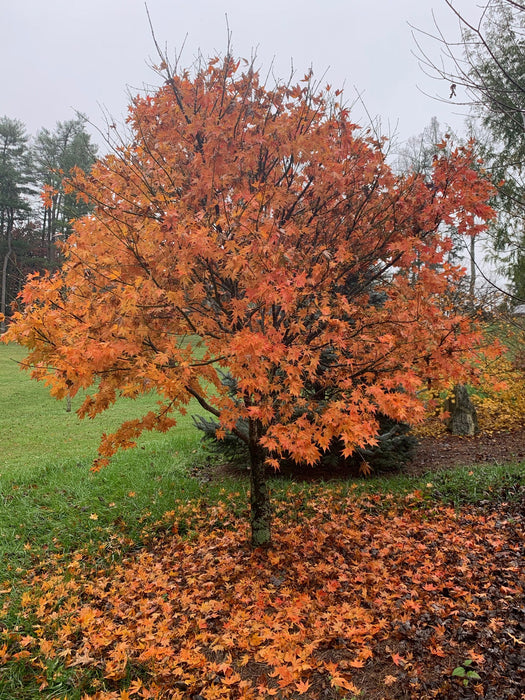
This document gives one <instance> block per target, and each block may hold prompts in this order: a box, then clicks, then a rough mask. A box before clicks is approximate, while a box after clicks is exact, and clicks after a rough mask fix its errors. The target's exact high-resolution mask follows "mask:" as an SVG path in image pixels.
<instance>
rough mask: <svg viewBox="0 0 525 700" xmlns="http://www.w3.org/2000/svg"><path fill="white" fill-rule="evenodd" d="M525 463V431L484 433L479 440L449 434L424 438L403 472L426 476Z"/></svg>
mask: <svg viewBox="0 0 525 700" xmlns="http://www.w3.org/2000/svg"><path fill="white" fill-rule="evenodd" d="M524 460H525V428H522V429H521V430H515V431H513V432H510V433H491V434H489V433H480V434H479V435H476V436H475V437H470V438H469V437H460V436H458V435H445V436H443V437H439V438H423V439H422V440H421V444H420V445H419V447H418V448H417V449H416V453H415V455H414V458H413V459H412V461H411V462H410V463H409V464H408V465H407V466H406V468H405V469H403V471H404V472H405V473H408V474H414V475H417V474H423V473H425V472H427V471H433V470H437V469H447V468H450V467H455V466H460V465H475V464H505V463H508V462H522V461H524Z"/></svg>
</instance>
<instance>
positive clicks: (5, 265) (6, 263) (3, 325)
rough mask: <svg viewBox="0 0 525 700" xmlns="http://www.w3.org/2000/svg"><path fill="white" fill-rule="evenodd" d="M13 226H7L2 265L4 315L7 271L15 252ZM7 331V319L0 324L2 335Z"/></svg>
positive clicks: (0, 300) (1, 305)
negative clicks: (12, 239) (5, 247)
mask: <svg viewBox="0 0 525 700" xmlns="http://www.w3.org/2000/svg"><path fill="white" fill-rule="evenodd" d="M11 235H12V233H11V226H10V224H9V222H8V224H7V251H6V253H5V255H4V261H3V264H2V291H1V294H0V314H4V315H5V312H6V307H7V269H8V266H9V258H10V257H11V253H12V252H13V250H12V247H11ZM5 329H6V323H5V319H4V320H3V321H1V322H0V333H4V332H5Z"/></svg>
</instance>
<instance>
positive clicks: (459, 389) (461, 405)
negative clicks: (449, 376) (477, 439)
mask: <svg viewBox="0 0 525 700" xmlns="http://www.w3.org/2000/svg"><path fill="white" fill-rule="evenodd" d="M445 410H446V411H448V412H449V413H450V418H449V421H448V428H449V430H450V432H451V433H452V435H469V436H472V435H475V434H476V433H477V430H478V420H477V416H476V409H475V407H474V404H473V403H472V401H471V400H470V396H469V395H468V391H467V387H466V386H465V385H464V384H456V386H455V387H454V394H453V396H451V397H449V398H448V399H447V401H446V403H445Z"/></svg>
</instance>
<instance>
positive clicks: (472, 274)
mask: <svg viewBox="0 0 525 700" xmlns="http://www.w3.org/2000/svg"><path fill="white" fill-rule="evenodd" d="M469 297H470V304H471V306H472V308H474V306H475V299H476V237H475V236H471V237H470V283H469Z"/></svg>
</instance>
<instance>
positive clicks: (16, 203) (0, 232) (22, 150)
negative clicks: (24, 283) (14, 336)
mask: <svg viewBox="0 0 525 700" xmlns="http://www.w3.org/2000/svg"><path fill="white" fill-rule="evenodd" d="M32 184H33V183H32V182H31V157H30V150H29V136H28V135H27V133H26V129H25V126H24V124H22V122H20V121H18V120H16V119H9V118H8V117H2V118H1V119H0V250H1V264H2V273H1V275H2V276H1V294H0V314H5V312H6V309H7V306H8V303H9V300H10V299H9V297H10V295H9V289H8V288H9V273H10V268H12V266H13V263H14V260H15V253H16V239H17V233H18V234H19V237H20V234H21V232H22V229H24V228H25V227H26V226H27V223H28V220H29V217H30V212H31V207H30V196H31V194H32V192H33V187H32ZM22 237H23V236H22ZM1 330H2V331H4V330H5V327H4V322H3V321H2V326H1Z"/></svg>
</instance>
